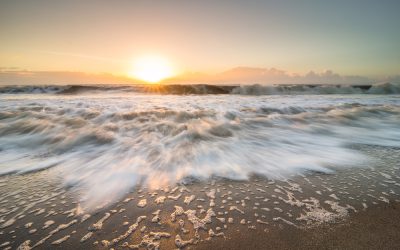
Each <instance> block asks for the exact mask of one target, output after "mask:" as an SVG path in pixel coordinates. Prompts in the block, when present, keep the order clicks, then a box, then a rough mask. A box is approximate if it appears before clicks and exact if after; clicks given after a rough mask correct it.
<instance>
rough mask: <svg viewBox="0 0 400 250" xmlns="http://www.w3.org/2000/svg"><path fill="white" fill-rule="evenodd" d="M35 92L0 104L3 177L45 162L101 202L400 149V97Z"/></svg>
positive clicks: (327, 165) (349, 161) (341, 163)
mask: <svg viewBox="0 0 400 250" xmlns="http://www.w3.org/2000/svg"><path fill="white" fill-rule="evenodd" d="M55 96H56V98H54V96H53V97H52V98H50V97H47V96H37V95H33V96H30V97H26V96H21V98H19V99H18V98H14V97H12V98H9V99H7V98H3V99H2V100H1V101H0V155H1V157H0V175H5V174H23V173H28V172H32V171H38V170H42V169H48V168H57V169H58V170H59V171H61V173H62V176H63V178H64V181H65V185H67V186H71V187H76V188H82V190H84V194H83V196H82V200H83V201H84V202H85V204H86V205H87V206H95V205H97V204H98V203H99V202H102V201H104V200H106V199H117V198H119V197H121V196H122V195H123V194H124V192H126V191H128V190H130V189H131V188H133V187H134V186H136V185H138V184H140V185H146V186H149V187H152V188H156V187H160V186H163V185H168V184H173V183H176V182H180V181H185V180H187V178H199V179H207V178H209V177H211V176H220V177H224V178H230V179H246V178H247V177H249V176H250V175H252V174H260V175H264V176H267V177H269V178H286V177H288V176H290V175H292V174H298V173H302V172H304V171H318V172H325V173H332V171H334V170H335V169H336V168H338V167H346V166H350V165H363V164H360V162H364V161H367V160H368V157H367V156H365V155H362V154H361V153H359V152H358V151H355V150H353V149H351V147H350V146H351V145H353V144H371V145H380V146H393V147H400V125H399V121H400V101H399V99H398V98H397V97H396V96H393V97H385V98H382V97H368V98H366V97H360V96H351V97H350V98H348V97H346V96H337V97H335V96H331V97H329V96H328V97H327V96H312V97H307V98H306V99H305V98H304V97H302V96H289V97H288V96H252V97H248V96H237V95H224V96H221V95H215V96H207V97H204V96H166V95H148V94H141V95H134V96H121V97H119V98H115V96H113V97H109V96H98V95H92V96H85V97H80V96H79V95H74V96H73V97H72V98H71V97H65V98H64V97H62V96H57V95H55Z"/></svg>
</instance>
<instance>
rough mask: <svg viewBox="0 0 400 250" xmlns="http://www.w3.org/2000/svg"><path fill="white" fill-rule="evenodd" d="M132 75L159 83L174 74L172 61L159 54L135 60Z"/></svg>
mask: <svg viewBox="0 0 400 250" xmlns="http://www.w3.org/2000/svg"><path fill="white" fill-rule="evenodd" d="M129 75H130V76H131V77H134V78H137V79H139V80H143V81H145V82H149V83H157V82H159V81H161V80H163V79H165V78H168V77H171V76H172V75H173V70H172V67H171V65H170V63H169V62H168V61H167V60H166V59H164V58H162V57H158V56H146V57H141V58H138V59H137V60H135V61H134V63H133V67H132V71H131V72H130V73H129Z"/></svg>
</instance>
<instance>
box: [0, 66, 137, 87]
mask: <svg viewBox="0 0 400 250" xmlns="http://www.w3.org/2000/svg"><path fill="white" fill-rule="evenodd" d="M134 83H143V82H141V81H139V80H134V79H131V78H128V77H124V76H116V75H112V74H107V73H103V74H89V73H83V72H68V71H65V72H64V71H27V70H9V69H7V70H4V69H1V70H0V84H1V85H57V84H60V85H73V84H134Z"/></svg>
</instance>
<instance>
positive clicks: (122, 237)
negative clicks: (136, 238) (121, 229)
mask: <svg viewBox="0 0 400 250" xmlns="http://www.w3.org/2000/svg"><path fill="white" fill-rule="evenodd" d="M146 218H147V217H146V216H139V217H138V218H137V219H136V222H135V223H134V224H132V225H130V226H129V228H128V230H127V231H126V232H125V233H124V234H122V235H120V236H118V237H117V238H115V239H113V240H111V241H107V240H103V241H102V242H101V243H102V244H103V246H105V247H109V246H113V245H115V244H117V243H118V242H120V241H121V240H124V239H126V238H127V237H128V236H129V235H131V234H132V233H133V232H134V231H135V230H136V229H137V228H138V226H139V223H140V222H141V221H142V220H144V219H146Z"/></svg>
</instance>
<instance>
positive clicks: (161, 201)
mask: <svg viewBox="0 0 400 250" xmlns="http://www.w3.org/2000/svg"><path fill="white" fill-rule="evenodd" d="M165 199H166V197H165V196H159V197H157V198H156V199H155V201H154V202H155V203H156V204H163V203H164V201H165Z"/></svg>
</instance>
